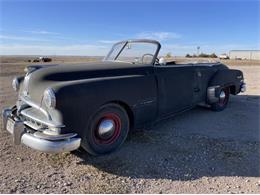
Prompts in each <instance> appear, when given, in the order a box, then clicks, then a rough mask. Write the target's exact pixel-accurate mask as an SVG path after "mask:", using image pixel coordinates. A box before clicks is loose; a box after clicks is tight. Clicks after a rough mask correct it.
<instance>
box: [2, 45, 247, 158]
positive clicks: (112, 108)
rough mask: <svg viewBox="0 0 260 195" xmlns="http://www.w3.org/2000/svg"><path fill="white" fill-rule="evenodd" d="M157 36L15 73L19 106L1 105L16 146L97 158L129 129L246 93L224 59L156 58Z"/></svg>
mask: <svg viewBox="0 0 260 195" xmlns="http://www.w3.org/2000/svg"><path fill="white" fill-rule="evenodd" d="M160 48H161V45H160V43H159V42H157V41H154V40H127V41H122V42H119V43H116V44H115V45H114V46H113V47H112V49H111V51H110V52H109V53H108V55H107V56H106V57H105V59H104V60H103V61H102V62H92V63H85V64H70V65H67V64H66V65H58V64H53V65H32V66H28V67H27V68H26V75H25V76H24V77H16V78H14V80H13V82H12V85H13V88H14V89H15V90H16V91H17V92H18V100H17V103H16V105H14V106H13V107H11V108H7V109H5V110H3V124H4V128H5V129H7V130H8V131H9V132H10V133H11V134H13V137H14V142H15V144H20V143H23V144H25V145H27V146H29V147H31V148H33V149H36V150H40V151H43V152H52V153H57V152H64V151H72V150H76V149H77V148H79V147H80V146H81V147H82V148H83V149H85V150H86V151H87V152H89V153H91V154H94V155H98V154H104V153H108V152H111V151H113V150H115V149H116V148H118V147H119V146H120V145H121V144H122V143H123V142H124V141H125V139H126V137H127V134H128V132H129V130H131V129H136V128H141V127H144V126H145V125H147V124H152V123H153V122H156V121H158V120H160V119H164V118H166V117H169V116H172V115H175V114H177V113H179V112H182V111H184V110H188V109H191V108H193V107H195V106H197V105H201V104H204V105H207V106H208V107H210V108H211V109H212V110H214V111H221V110H223V109H225V107H226V106H227V104H228V101H229V96H230V94H232V95H236V94H238V93H239V92H243V91H245V83H244V80H243V79H244V78H243V73H242V72H241V71H239V70H232V69H229V68H228V67H227V66H225V65H223V64H221V63H196V64H195V63H188V64H176V63H174V62H165V61H164V60H163V59H162V58H161V59H158V58H157V56H158V53H159V50H160Z"/></svg>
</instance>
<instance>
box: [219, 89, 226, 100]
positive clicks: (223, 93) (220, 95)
mask: <svg viewBox="0 0 260 195" xmlns="http://www.w3.org/2000/svg"><path fill="white" fill-rule="evenodd" d="M225 97H226V94H225V92H224V91H221V92H220V94H219V99H220V100H224V99H225Z"/></svg>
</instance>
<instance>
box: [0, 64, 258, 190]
mask: <svg viewBox="0 0 260 195" xmlns="http://www.w3.org/2000/svg"><path fill="white" fill-rule="evenodd" d="M5 60H6V59H5ZM226 63H227V64H229V65H230V67H231V68H236V69H240V70H242V71H243V72H244V75H245V78H246V83H247V86H248V88H247V92H246V93H244V94H241V95H238V96H235V97H232V98H231V100H230V103H229V105H228V107H227V109H226V110H224V111H222V112H212V111H210V110H208V109H206V108H201V107H198V108H195V109H193V110H190V111H187V112H185V113H183V114H181V115H178V116H176V117H174V118H171V119H168V120H164V121H161V122H160V123H158V124H156V125H155V126H153V127H152V129H149V130H146V129H144V130H140V131H136V132H132V133H130V135H129V137H128V139H127V141H126V143H124V144H123V146H122V148H121V149H119V150H118V151H116V152H114V153H112V154H110V155H104V156H101V157H93V156H90V155H88V154H86V153H84V152H83V151H82V150H78V151H74V152H72V153H63V154H56V155H53V154H45V153H41V152H37V151H34V150H32V149H30V148H27V147H26V146H21V145H19V146H15V145H13V143H12V138H11V136H10V135H9V134H8V133H7V132H6V131H0V193H260V124H259V116H260V88H259V87H260V63H259V64H257V63H256V62H252V63H251V62H250V61H239V62H237V63H236V62H235V61H227V62H226ZM25 64H28V63H26V62H25V61H24V62H21V61H18V62H17V61H12V62H11V63H8V61H3V59H2V63H1V65H0V109H1V110H2V108H3V107H6V106H9V105H11V104H13V103H14V102H15V100H16V93H15V92H14V91H13V90H12V88H11V80H12V78H13V77H14V76H15V75H19V74H23V72H22V71H23V69H24V65H25ZM236 64H239V65H236Z"/></svg>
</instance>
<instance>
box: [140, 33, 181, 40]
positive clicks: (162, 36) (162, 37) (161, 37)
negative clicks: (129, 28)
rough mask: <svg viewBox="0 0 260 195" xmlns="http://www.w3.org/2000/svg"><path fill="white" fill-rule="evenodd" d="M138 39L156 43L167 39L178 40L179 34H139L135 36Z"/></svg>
mask: <svg viewBox="0 0 260 195" xmlns="http://www.w3.org/2000/svg"><path fill="white" fill-rule="evenodd" d="M136 37H137V38H139V39H155V40H158V41H164V40H169V39H178V38H180V37H181V35H180V34H177V33H173V32H141V33H138V34H137V35H136Z"/></svg>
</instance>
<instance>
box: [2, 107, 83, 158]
mask: <svg viewBox="0 0 260 195" xmlns="http://www.w3.org/2000/svg"><path fill="white" fill-rule="evenodd" d="M2 117H3V129H5V130H7V131H8V132H9V133H11V134H12V135H13V140H14V144H17V145H18V144H20V143H23V144H24V145H26V146H29V147H30V148H32V149H35V150H39V151H41V152H46V153H60V152H70V151H73V150H76V149H78V148H79V147H80V142H81V138H79V137H77V134H74V133H69V134H61V135H58V136H57V135H56V136H53V135H46V134H43V133H41V132H38V131H37V132H34V133H31V132H29V131H28V130H27V127H26V126H25V125H24V123H23V121H21V120H19V118H18V117H14V116H13V115H12V109H10V108H7V109H4V110H3V112H2Z"/></svg>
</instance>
